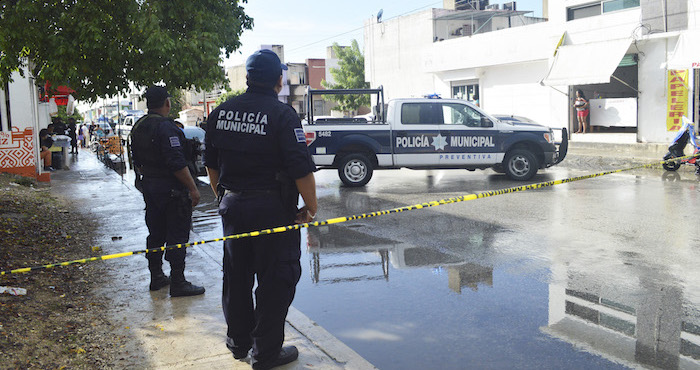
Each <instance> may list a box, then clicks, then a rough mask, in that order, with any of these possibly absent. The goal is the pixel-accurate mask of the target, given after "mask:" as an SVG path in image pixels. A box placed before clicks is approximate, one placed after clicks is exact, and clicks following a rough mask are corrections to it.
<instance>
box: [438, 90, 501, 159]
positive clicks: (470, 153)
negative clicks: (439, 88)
mask: <svg viewBox="0 0 700 370" xmlns="http://www.w3.org/2000/svg"><path fill="white" fill-rule="evenodd" d="M439 112H440V123H439V124H438V128H439V134H440V136H441V137H443V138H444V144H445V145H444V148H443V149H441V150H440V155H439V162H438V163H439V164H440V165H444V166H446V167H447V166H449V167H453V166H454V167H460V166H469V165H484V164H493V163H496V162H500V161H502V160H503V154H504V153H498V148H499V147H501V145H500V143H499V142H498V140H499V135H497V133H498V130H497V129H496V128H495V127H494V123H493V121H491V119H490V118H488V117H487V116H486V115H484V114H483V113H481V112H480V111H478V110H477V109H475V108H473V107H471V106H469V105H467V104H462V103H458V102H450V103H447V102H445V103H442V104H440V110H439Z"/></svg>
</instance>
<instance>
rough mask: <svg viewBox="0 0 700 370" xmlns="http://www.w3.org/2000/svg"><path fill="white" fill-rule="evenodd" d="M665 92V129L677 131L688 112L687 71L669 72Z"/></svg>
mask: <svg viewBox="0 0 700 370" xmlns="http://www.w3.org/2000/svg"><path fill="white" fill-rule="evenodd" d="M667 91H668V105H667V106H668V109H667V112H668V113H667V114H666V129H667V130H668V131H678V130H679V129H680V128H681V126H682V125H683V122H682V118H683V116H684V115H686V114H687V112H688V70H684V71H676V70H669V71H668V89H667Z"/></svg>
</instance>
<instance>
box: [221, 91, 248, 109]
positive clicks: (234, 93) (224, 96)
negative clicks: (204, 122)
mask: <svg viewBox="0 0 700 370" xmlns="http://www.w3.org/2000/svg"><path fill="white" fill-rule="evenodd" d="M244 92H245V89H239V90H231V91H227V92H225V93H223V94H221V96H219V97H218V98H216V105H219V104H221V103H223V102H225V101H226V100H229V99H231V98H233V97H236V96H238V95H242V94H243V93H244Z"/></svg>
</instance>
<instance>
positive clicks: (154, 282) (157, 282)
mask: <svg viewBox="0 0 700 370" xmlns="http://www.w3.org/2000/svg"><path fill="white" fill-rule="evenodd" d="M148 270H149V271H151V285H150V286H149V287H148V288H149V289H150V290H158V289H160V288H164V287H166V286H168V285H169V284H170V278H169V277H167V276H166V275H165V274H164V273H163V261H152V260H148Z"/></svg>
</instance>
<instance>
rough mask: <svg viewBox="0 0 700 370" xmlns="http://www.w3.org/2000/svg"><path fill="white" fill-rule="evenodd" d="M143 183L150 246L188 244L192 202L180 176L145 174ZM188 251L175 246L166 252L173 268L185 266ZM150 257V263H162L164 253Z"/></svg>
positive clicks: (157, 253)
mask: <svg viewBox="0 0 700 370" xmlns="http://www.w3.org/2000/svg"><path fill="white" fill-rule="evenodd" d="M142 185H143V200H144V201H145V202H146V226H147V227H148V238H147V239H146V246H147V248H149V249H150V248H157V247H160V246H162V245H163V244H166V245H168V246H170V245H176V244H181V243H187V242H188V241H189V238H190V227H191V225H192V202H191V200H190V199H189V195H188V193H187V190H186V189H185V188H183V187H182V186H181V185H179V183H178V182H177V179H170V178H161V177H144V178H143V184H142ZM186 254H187V251H186V250H185V248H177V249H171V250H167V251H166V252H165V259H166V260H167V261H168V262H170V268H171V269H184V268H185V255H186ZM146 258H147V259H148V260H149V265H151V263H155V264H159V263H162V262H161V261H162V260H163V252H160V251H159V252H154V253H146Z"/></svg>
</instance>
